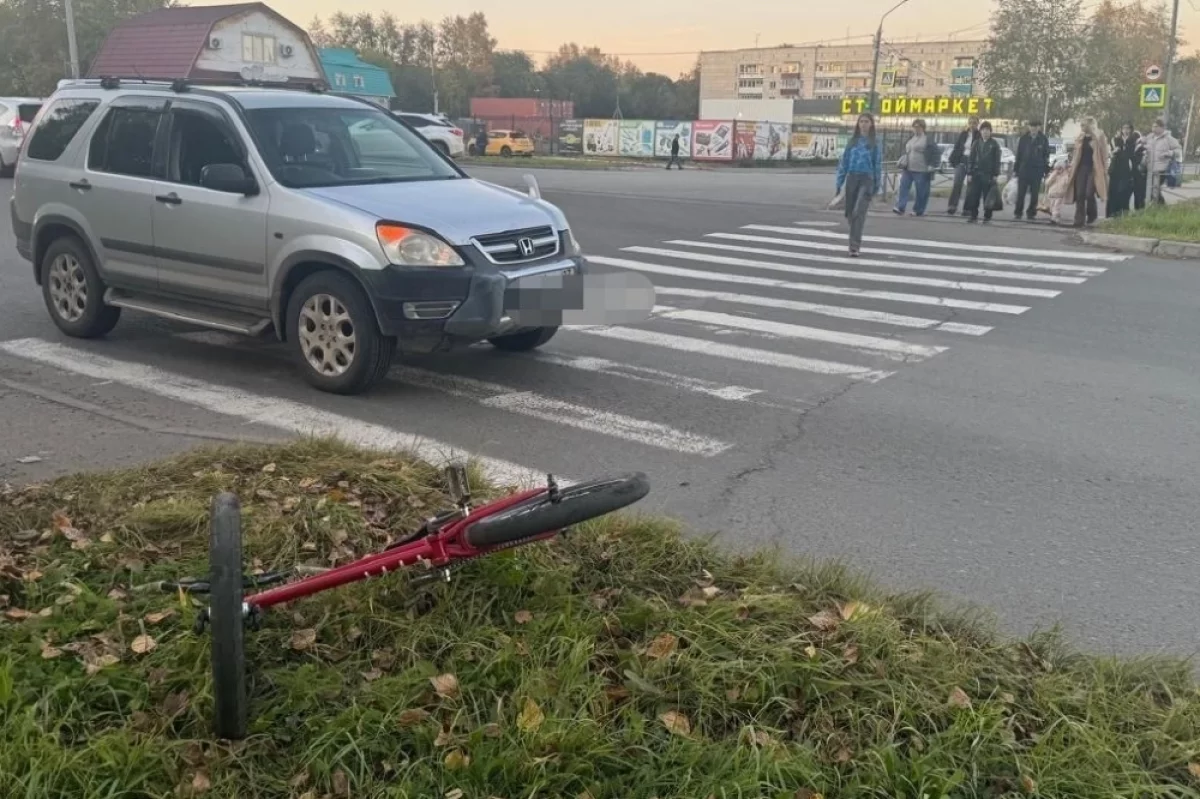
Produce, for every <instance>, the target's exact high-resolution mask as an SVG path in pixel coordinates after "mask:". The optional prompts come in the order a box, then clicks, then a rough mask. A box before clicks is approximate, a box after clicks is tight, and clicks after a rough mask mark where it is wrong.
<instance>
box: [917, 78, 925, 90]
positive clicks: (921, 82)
mask: <svg viewBox="0 0 1200 799" xmlns="http://www.w3.org/2000/svg"><path fill="white" fill-rule="evenodd" d="M916 85H917V88H918V89H920V88H921V87H923V86H924V85H925V79H924V78H917V81H916Z"/></svg>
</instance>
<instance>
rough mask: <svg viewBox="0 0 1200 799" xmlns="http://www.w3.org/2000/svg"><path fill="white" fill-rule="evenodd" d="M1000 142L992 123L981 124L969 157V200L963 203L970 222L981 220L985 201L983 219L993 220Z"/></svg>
mask: <svg viewBox="0 0 1200 799" xmlns="http://www.w3.org/2000/svg"><path fill="white" fill-rule="evenodd" d="M1000 157H1001V156H1000V144H999V143H998V142H997V141H996V140H995V139H993V138H992V124H991V123H990V122H984V123H983V124H982V125H980V126H979V138H978V139H976V140H975V146H974V147H972V148H971V155H970V158H968V159H967V171H968V172H969V173H970V175H971V185H970V187H969V188H968V189H967V201H966V202H965V203H963V213H965V214H966V215H967V221H968V222H976V221H978V220H979V204H980V202H982V203H983V221H984V222H991V221H992V211H993V210H994V209H993V208H992V203H991V194H992V186H994V185H995V183H996V178H998V177H999V176H1000Z"/></svg>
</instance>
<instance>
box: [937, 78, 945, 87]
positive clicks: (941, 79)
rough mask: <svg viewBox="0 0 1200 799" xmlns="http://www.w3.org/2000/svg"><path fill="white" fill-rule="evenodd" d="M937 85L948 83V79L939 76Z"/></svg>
mask: <svg viewBox="0 0 1200 799" xmlns="http://www.w3.org/2000/svg"><path fill="white" fill-rule="evenodd" d="M937 85H938V86H945V85H946V79H945V78H938V79H937Z"/></svg>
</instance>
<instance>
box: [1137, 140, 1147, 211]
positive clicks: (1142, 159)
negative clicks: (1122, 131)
mask: <svg viewBox="0 0 1200 799" xmlns="http://www.w3.org/2000/svg"><path fill="white" fill-rule="evenodd" d="M1134 133H1136V134H1137V136H1138V142H1137V150H1136V151H1137V154H1138V168H1137V169H1136V170H1134V173H1133V210H1135V211H1141V210H1142V209H1143V208H1145V207H1146V139H1148V138H1149V136H1145V135H1143V134H1142V132H1141V131H1139V130H1137V129H1136V128H1135V129H1134Z"/></svg>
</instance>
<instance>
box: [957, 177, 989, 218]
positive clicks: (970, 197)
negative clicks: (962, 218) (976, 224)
mask: <svg viewBox="0 0 1200 799" xmlns="http://www.w3.org/2000/svg"><path fill="white" fill-rule="evenodd" d="M991 187H992V181H991V179H989V178H987V177H983V176H980V175H972V176H971V183H970V185H968V186H967V199H966V202H964V203H963V213H965V214H966V215H967V216H968V217H969V218H971V219H978V218H979V205H980V203H982V204H983V218H984V219H991V218H992V207H991V206H990V205H989V204H988V201H987V196H988V190H989V189H990V188H991Z"/></svg>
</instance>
